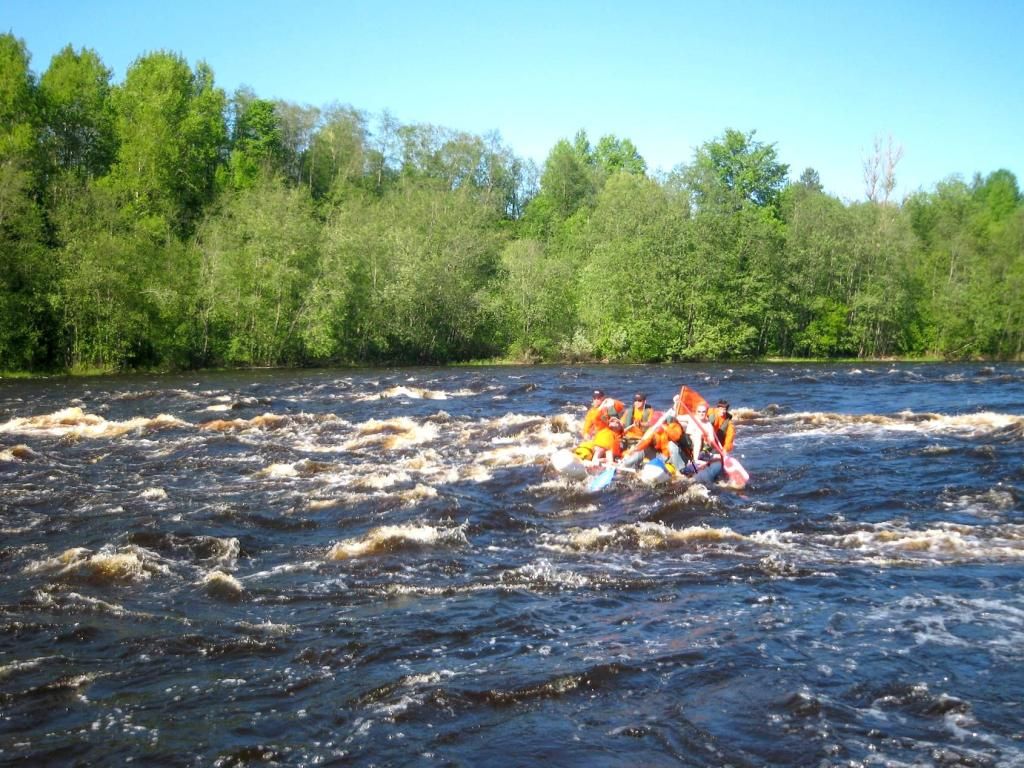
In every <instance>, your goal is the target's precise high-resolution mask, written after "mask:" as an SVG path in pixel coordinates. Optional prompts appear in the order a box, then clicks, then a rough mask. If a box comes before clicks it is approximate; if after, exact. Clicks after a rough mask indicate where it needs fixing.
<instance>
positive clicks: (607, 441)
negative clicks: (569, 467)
mask: <svg viewBox="0 0 1024 768" xmlns="http://www.w3.org/2000/svg"><path fill="white" fill-rule="evenodd" d="M573 453H575V454H576V455H577V456H579V457H580V458H581V459H583V461H595V462H597V461H601V460H602V459H604V462H605V464H608V465H611V464H612V463H613V462H614V461H617V460H618V459H621V458H622V422H621V421H619V420H618V418H616V417H614V416H613V417H612V418H610V419H609V420H608V426H606V427H601V428H600V429H599V430H598V431H597V434H595V435H594V438H593V439H592V440H586V441H584V442H582V443H580V444H579V445H578V446H576V447H575V448H574V449H573Z"/></svg>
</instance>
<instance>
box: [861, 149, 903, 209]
mask: <svg viewBox="0 0 1024 768" xmlns="http://www.w3.org/2000/svg"><path fill="white" fill-rule="evenodd" d="M902 159H903V147H902V146H901V145H899V144H897V143H895V142H894V141H893V138H892V134H889V138H888V141H887V143H886V144H885V145H884V146H883V144H882V137H881V136H876V137H875V147H874V152H872V153H871V154H870V155H868V156H867V157H865V158H864V163H863V168H864V194H865V196H866V197H867V199H868V200H870V201H871V202H873V203H877V202H879V200H878V194H879V191H881V193H882V200H881V202H882V204H883V205H885V204H887V203H888V202H889V198H890V196H891V195H892V191H893V190H894V189H895V188H896V166H897V165H898V164H899V162H900V160H902ZM879 185H881V190H879Z"/></svg>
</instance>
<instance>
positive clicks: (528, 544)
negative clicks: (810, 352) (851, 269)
mask: <svg viewBox="0 0 1024 768" xmlns="http://www.w3.org/2000/svg"><path fill="white" fill-rule="evenodd" d="M684 383H685V384H688V385H690V386H692V387H695V388H697V389H698V390H699V391H700V392H701V393H702V394H704V395H705V396H706V397H708V398H709V399H715V398H717V397H719V396H726V397H728V398H729V399H730V400H731V402H732V403H733V410H734V411H735V413H736V415H737V419H736V423H737V455H738V456H740V457H741V459H742V461H743V463H744V465H745V466H746V467H747V469H748V470H749V471H750V473H751V475H752V481H751V484H750V485H749V487H748V488H746V489H745V490H743V491H736V490H733V489H730V488H726V487H721V486H716V487H714V488H712V489H710V490H709V489H705V488H703V487H702V486H691V487H686V486H683V485H675V486H671V487H661V488H647V487H644V486H640V485H637V484H636V483H635V480H634V479H632V478H630V477H629V476H625V477H622V478H620V479H618V480H617V481H616V483H615V484H614V485H613V486H612V487H611V488H609V489H607V490H604V491H602V492H600V493H591V492H589V491H588V489H587V484H586V482H578V481H575V482H574V481H568V480H565V479H563V478H561V477H558V476H556V475H555V473H554V472H553V470H552V469H551V466H550V464H549V457H550V456H551V454H552V453H553V452H554V451H555V450H557V449H560V448H566V447H569V446H571V445H573V444H574V442H575V441H576V432H577V430H578V427H579V423H580V420H581V418H582V416H583V412H584V407H585V402H586V400H587V396H588V394H589V393H590V391H591V390H592V389H593V388H594V387H595V386H601V387H602V388H604V389H605V390H606V391H608V392H610V393H613V394H615V395H617V396H618V397H620V398H621V399H623V400H626V399H628V398H629V396H630V395H631V394H632V392H633V391H634V390H635V389H637V388H638V387H642V388H644V389H646V390H647V392H648V393H649V394H650V396H651V399H652V401H654V402H655V403H656V405H658V406H663V405H664V404H665V403H667V402H668V400H669V399H670V397H671V395H672V394H673V393H675V392H676V391H678V388H679V386H680V385H681V384H684ZM1022 437H1024V369H1022V368H1021V367H1020V366H1019V365H994V366H982V365H978V364H967V365H910V364H873V365H861V366H853V365H821V366H807V365H778V366H766V365H757V366H737V367H731V368H730V367H725V366H663V367H593V368H588V367H571V368H570V367H530V368H471V369H422V368H421V369H386V370H384V369H379V370H345V371H312V372H307V371H259V372H252V373H210V374H206V373H204V374H191V375H182V376H164V377H119V378H102V379H77V380H66V379H56V380H45V381H33V382H18V381H13V382H0V483H2V494H0V515H2V517H0V532H2V538H0V763H5V764H7V763H17V764H22V763H24V764H31V765H37V764H47V763H49V764H107V765H113V764H120V763H123V762H127V761H128V760H133V761H136V762H141V763H143V764H172V765H175V764H176V765H224V766H226V765H248V764H270V765H273V764H280V765H314V764H339V765H340V764H345V765H367V766H369V765H377V766H380V765H411V764H422V765H465V766H476V765H534V764H537V763H541V762H544V763H548V764H552V765H559V766H612V765H646V766H661V765H694V766H702V765H706V766H721V765H733V766H762V765H780V766H782V765H801V766H802V765H885V766H904V765H915V766H916V765H942V766H1010V765H1024V740H1022V736H1021V734H1022V733H1024V712H1022V706H1021V704H1020V698H1021V691H1024V671H1022V669H1024V665H1022V662H1024V594H1022V592H1024V588H1022V586H1021V584H1022V582H1021V577H1022V575H1024V567H1022V566H1024V501H1022V488H1024V448H1022V444H1024V441H1022Z"/></svg>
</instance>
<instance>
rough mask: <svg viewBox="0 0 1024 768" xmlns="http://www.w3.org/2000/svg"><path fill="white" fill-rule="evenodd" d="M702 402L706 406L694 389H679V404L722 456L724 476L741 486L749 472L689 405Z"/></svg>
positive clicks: (747, 478)
mask: <svg viewBox="0 0 1024 768" xmlns="http://www.w3.org/2000/svg"><path fill="white" fill-rule="evenodd" d="M696 402H702V403H704V405H705V406H707V401H706V400H705V399H704V398H703V397H701V396H700V394H698V392H697V391H696V390H694V389H690V390H687V387H686V385H685V384H684V385H683V387H682V389H680V390H679V404H680V405H681V406H682V407H683V408H684V409H685V410H686V413H687V414H688V415H689V416H690V418H691V419H693V420H694V421H695V422H696V424H697V426H698V427H699V428H700V431H701V434H703V435H704V437H705V438H706V439H707V441H708V442H709V443H711V445H713V446H714V447H715V450H716V451H718V453H719V455H720V456H721V457H722V471H723V472H725V476H726V477H727V478H729V482H730V483H732V484H733V485H735V486H737V487H739V488H743V487H745V486H746V484H747V483H748V482H749V481H750V474H749V473H748V472H747V470H746V469H744V467H743V465H742V464H740V462H739V460H738V459H735V458H733V457H732V456H730V455H729V454H728V453H726V451H725V449H724V448H723V447H722V444H721V442H719V440H718V435H716V434H715V428H714V427H713V426H712V425H710V424H708V423H706V422H704V421H701V420H700V419H698V418H697V417H696V416H695V415H694V414H693V411H692V410H691V408H690V406H691V404H693V403H696ZM698 450H699V446H695V447H694V452H695V453H696V452H697V451H698Z"/></svg>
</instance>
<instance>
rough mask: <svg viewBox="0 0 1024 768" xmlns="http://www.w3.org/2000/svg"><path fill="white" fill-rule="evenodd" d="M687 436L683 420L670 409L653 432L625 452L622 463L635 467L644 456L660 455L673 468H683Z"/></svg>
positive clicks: (648, 457) (653, 456)
mask: <svg viewBox="0 0 1024 768" xmlns="http://www.w3.org/2000/svg"><path fill="white" fill-rule="evenodd" d="M698 434H699V433H698ZM686 438H687V435H686V431H685V429H684V426H683V424H682V422H681V421H680V420H679V419H677V418H676V415H675V412H674V411H668V412H667V413H665V414H664V416H663V418H662V421H661V423H660V424H659V425H658V426H657V428H656V429H655V430H654V431H653V432H651V434H649V435H645V436H644V437H643V438H642V439H641V440H640V442H638V443H637V444H636V445H634V446H632V447H631V448H629V449H628V450H627V451H626V452H625V453H624V454H623V460H622V465H623V466H624V467H635V466H637V465H638V464H639V463H640V462H641V461H642V460H643V459H644V458H647V459H653V458H655V457H656V456H659V455H660V456H661V457H662V458H663V459H665V460H666V461H667V462H668V463H669V464H670V465H671V467H672V469H675V470H681V469H682V468H683V466H684V465H685V463H686V457H685V455H684V453H683V450H684V446H685V441H686ZM669 471H671V469H670V470H669Z"/></svg>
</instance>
